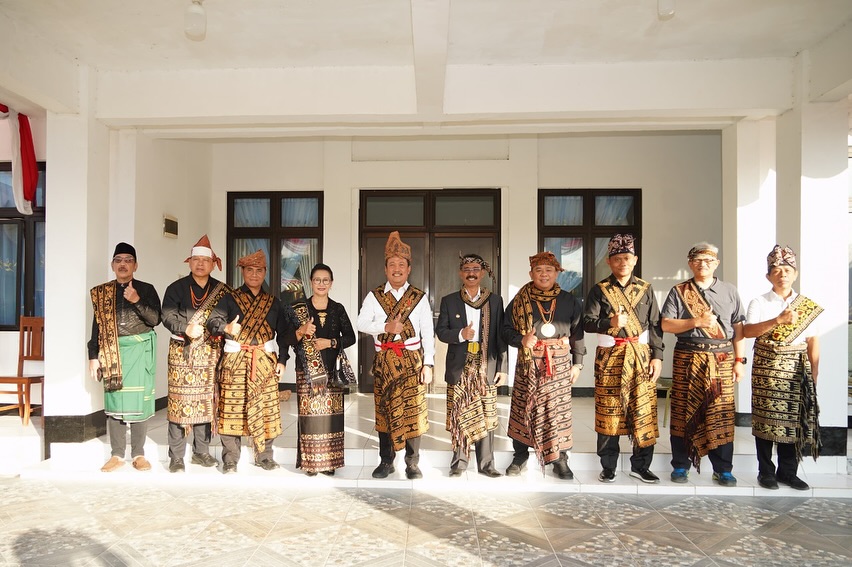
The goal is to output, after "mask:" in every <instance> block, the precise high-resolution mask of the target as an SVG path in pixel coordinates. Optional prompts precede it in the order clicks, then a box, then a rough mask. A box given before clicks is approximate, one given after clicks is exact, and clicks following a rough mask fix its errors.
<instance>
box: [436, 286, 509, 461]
mask: <svg viewBox="0 0 852 567" xmlns="http://www.w3.org/2000/svg"><path fill="white" fill-rule="evenodd" d="M461 295H462V300H463V301H465V303H467V304H468V305H471V306H472V307H474V308H475V309H479V310H480V317H479V337H480V342H479V343H472V344H475V345H476V346H477V347H478V349H477V350H476V352H470V350H469V351H468V352H467V355H466V357H465V362H464V367H463V368H462V374H461V377H460V379H459V383H458V384H456V385H453V384H448V385H447V431H449V432H450V438H451V440H452V447H453V450H456V449H459V448H461V450H462V452H463V454H464V455H468V454H469V452H470V446H471V445H473V444H474V443H476V442H477V441H479V440H480V439H484V438H485V436H486V435H488V432H489V431H492V430H494V429H496V428H497V387H496V386H493V385H491V384H489V383H488V376H487V371H488V355H487V353H488V336H489V333H490V330H491V309H490V307H489V304H488V297H489V296H490V295H491V292H489V291H488V290H486V289H481V290H480V292H479V300H478V301H477V302H476V303H475V304H472V303H471V302H470V301H468V300H467V298H466V297H465V291H464V289H462V291H461Z"/></svg>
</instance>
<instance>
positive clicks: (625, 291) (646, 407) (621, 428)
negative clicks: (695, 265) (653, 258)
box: [584, 234, 663, 483]
mask: <svg viewBox="0 0 852 567" xmlns="http://www.w3.org/2000/svg"><path fill="white" fill-rule="evenodd" d="M638 260H639V257H638V256H636V243H635V239H634V238H633V235H632V234H616V235H615V236H613V237H612V238H611V239H610V240H609V246H608V249H607V259H606V263H607V265H608V266H609V268H610V270H611V271H612V273H611V274H610V276H609V277H607V278H606V279H604V280H602V281H600V282H598V283H597V285H595V286H594V287H593V288H592V289H591V291H589V297H588V298H587V299H586V305H585V315H584V328H585V331H586V332H587V333H598V348H597V351H596V352H595V431H596V432H597V434H598V443H597V445H598V456H599V457H600V459H601V467H602V468H603V470H602V471H601V474H600V475H599V476H598V480H600V481H601V482H613V481H615V474H616V473H615V469H616V467H617V466H618V457H619V448H618V441H619V436H621V435H628V436H629V437H630V439H631V440H632V441H633V455H632V456H631V457H630V476H632V477H634V478H638V479H639V480H641V481H642V482H647V483H658V482H660V479H659V477H658V476H657V475H655V474H654V473H652V472H651V470H650V468H651V461H652V460H653V458H654V445H655V444H656V443H657V437H659V436H660V432H659V429H658V426H657V387H656V383H657V378H659V377H660V370H661V368H662V361H663V331H662V329H661V328H660V309H659V307H657V300H656V298H655V297H654V290H653V289H651V284H650V283H648V282H646V281H645V280H641V279H639V278H637V277H636V276H634V275H633V269H634V268H635V267H636V262H637V261H638Z"/></svg>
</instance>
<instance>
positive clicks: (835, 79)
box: [806, 22, 852, 102]
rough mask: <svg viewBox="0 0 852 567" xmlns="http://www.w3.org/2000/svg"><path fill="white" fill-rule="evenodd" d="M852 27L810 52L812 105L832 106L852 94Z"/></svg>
mask: <svg viewBox="0 0 852 567" xmlns="http://www.w3.org/2000/svg"><path fill="white" fill-rule="evenodd" d="M850 53H852V23H850V22H847V24H846V25H845V26H843V27H841V28H840V29H838V30H837V31H835V32H834V33H832V34H831V35H829V36H828V37H826V38H825V39H824V40H822V41H821V42H820V43H818V44H817V45H815V46H814V47H812V48H811V49H809V50H807V52H806V54H807V55H808V58H807V59H808V60H809V64H810V71H809V77H810V82H809V85H808V95H809V99H810V100H811V101H812V102H833V101H836V100H840V99H842V98H846V97H848V96H849V95H850V94H852V57H850Z"/></svg>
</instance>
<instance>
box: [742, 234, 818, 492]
mask: <svg viewBox="0 0 852 567" xmlns="http://www.w3.org/2000/svg"><path fill="white" fill-rule="evenodd" d="M766 262H767V274H766V279H767V280H769V283H771V284H772V291H770V292H768V293H766V294H764V295H761V296H760V297H757V298H755V299H753V300H752V301H751V303H749V306H748V314H747V315H746V324H745V327H744V329H743V332H744V334H745V336H746V337H757V340H756V341H755V342H754V361H753V362H752V368H751V416H752V417H751V420H752V421H751V432H752V435H754V441H755V444H756V445H757V463H758V474H757V482H758V484H760V486H762V487H764V488H768V489H770V490H776V489H777V488H778V483H779V482H780V483H782V484H786V485H787V486H789V487H791V488H795V489H796V490H807V489H808V488H810V487H809V486H808V483H806V482H805V481H803V480H802V479H800V478H799V477H798V476H797V474H796V473H797V470H798V468H799V461H801V460H802V453H803V451H804V450H805V449H807V448H809V449H810V454H811V456H812V457H813V458H814V459H816V458H817V457H819V450H820V445H821V443H820V437H819V406H818V405H817V397H816V383H817V376H818V374H819V337H818V333H819V329H817V324H816V323H814V320H815V319H816V318H817V317H818V316H819V314H820V313H822V311H823V309H822V307H820V306H819V305H817V304H816V303H814V302H813V301H811V300H810V299H808V298H807V297H805V296H804V295H800V294H798V293H796V292H795V291H793V282H795V281H796V278H797V277H798V275H799V272H798V268H797V266H796V254H795V253H794V252H793V250H792V249H790V248H789V247H787V246H785V247H783V248H782V247H781V246H779V245H777V244H776V245H775V247H774V248H773V249H772V252H770V253H769V256H768V257H767V258H766ZM775 444H777V446H778V471H777V474H776V470H775V465H774V464H773V463H772V446H773V445H775Z"/></svg>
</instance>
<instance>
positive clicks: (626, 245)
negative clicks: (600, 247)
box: [607, 234, 636, 256]
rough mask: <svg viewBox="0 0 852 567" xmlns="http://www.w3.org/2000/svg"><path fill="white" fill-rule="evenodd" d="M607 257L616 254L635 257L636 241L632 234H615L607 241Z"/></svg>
mask: <svg viewBox="0 0 852 567" xmlns="http://www.w3.org/2000/svg"><path fill="white" fill-rule="evenodd" d="M607 253H608V254H607V255H608V256H615V255H616V254H633V255H634V256H635V255H636V239H635V238H633V235H632V234H616V235H615V236H613V237H612V238H610V239H609V245H608V246H607Z"/></svg>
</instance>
